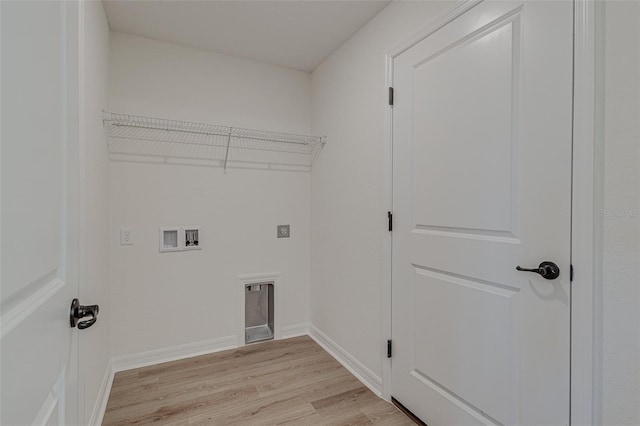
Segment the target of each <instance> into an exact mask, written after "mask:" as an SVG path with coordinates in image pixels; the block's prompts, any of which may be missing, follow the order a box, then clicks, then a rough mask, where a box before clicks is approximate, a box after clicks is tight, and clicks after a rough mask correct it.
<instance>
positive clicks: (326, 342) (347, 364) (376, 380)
mask: <svg viewBox="0 0 640 426" xmlns="http://www.w3.org/2000/svg"><path fill="white" fill-rule="evenodd" d="M309 336H310V337H311V338H312V339H313V340H315V342H316V343H317V344H318V345H320V346H321V347H322V349H324V350H325V351H327V352H328V353H329V355H331V356H332V357H334V358H335V359H336V361H338V362H339V363H340V364H342V366H343V367H344V368H346V369H347V370H349V372H350V373H351V374H353V375H354V376H355V377H356V378H357V379H358V380H360V381H361V382H362V383H363V384H364V385H365V386H366V387H368V388H369V389H371V391H372V392H373V393H374V394H376V395H377V396H380V397H381V396H382V379H381V378H380V377H378V376H376V374H375V373H374V372H373V371H371V370H369V369H368V368H367V367H366V366H365V365H364V364H362V363H361V362H360V361H358V360H357V359H356V357H354V356H353V355H351V354H350V353H349V352H347V351H346V350H344V349H343V348H342V347H341V346H340V345H338V344H337V343H336V342H334V341H333V340H331V339H330V338H329V337H328V336H327V335H326V334H324V333H323V332H322V331H320V330H319V329H318V328H317V327H315V326H314V325H313V324H311V325H310V326H309Z"/></svg>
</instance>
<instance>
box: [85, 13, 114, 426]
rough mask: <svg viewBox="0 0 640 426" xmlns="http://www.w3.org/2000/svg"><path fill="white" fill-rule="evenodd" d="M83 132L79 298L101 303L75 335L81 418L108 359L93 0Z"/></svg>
mask: <svg viewBox="0 0 640 426" xmlns="http://www.w3.org/2000/svg"><path fill="white" fill-rule="evenodd" d="M83 5H84V22H83V24H84V39H83V42H84V46H83V52H84V72H83V76H82V78H83V79H84V86H83V88H84V109H83V114H84V130H83V131H84V137H83V138H81V150H82V153H81V154H83V156H82V161H81V164H82V170H81V174H82V178H81V189H80V191H81V200H80V202H81V212H80V221H81V228H82V229H83V230H84V235H83V238H82V241H81V243H80V244H81V247H80V249H81V259H80V295H79V298H80V302H81V303H83V304H85V305H93V304H99V305H100V314H99V320H98V322H96V324H95V325H94V326H93V327H91V328H90V329H87V330H84V331H81V332H80V334H79V336H80V372H81V373H80V377H81V379H82V381H81V382H80V395H81V407H80V409H81V410H83V412H81V421H82V418H84V424H87V423H88V422H89V418H90V416H91V415H92V412H93V411H94V406H95V404H96V403H100V402H101V401H99V400H98V393H99V390H100V387H101V385H102V382H103V380H104V378H105V373H106V372H107V369H108V366H109V359H110V346H111V345H110V316H111V307H110V299H111V294H110V291H109V257H110V253H109V251H110V245H109V158H108V152H107V144H106V141H105V136H104V130H103V128H102V119H101V113H102V110H103V109H106V108H107V106H108V83H109V77H108V73H109V27H108V26H107V20H106V17H105V14H104V10H103V9H102V3H101V2H98V1H88V2H84V3H83Z"/></svg>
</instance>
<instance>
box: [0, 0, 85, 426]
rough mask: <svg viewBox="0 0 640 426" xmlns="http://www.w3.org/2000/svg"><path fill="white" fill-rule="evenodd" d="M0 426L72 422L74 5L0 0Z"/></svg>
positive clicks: (74, 348) (75, 127) (74, 363)
mask: <svg viewBox="0 0 640 426" xmlns="http://www.w3.org/2000/svg"><path fill="white" fill-rule="evenodd" d="M0 15H1V26H0V30H1V44H2V47H1V48H2V56H1V60H2V75H1V91H2V110H1V113H2V114H1V117H2V123H1V125H2V131H1V134H2V148H1V157H2V158H1V167H2V168H1V177H2V181H1V184H2V192H1V203H2V204H1V206H2V218H1V223H2V228H1V232H2V252H1V268H2V271H1V279H2V281H1V284H0V291H1V293H0V296H1V297H0V308H1V323H0V324H1V328H0V330H1V337H0V338H1V341H0V383H1V386H2V388H1V395H0V424H2V425H7V426H14V425H18V426H22V425H31V424H34V425H73V424H76V423H77V415H78V408H77V401H78V393H77V392H78V391H77V385H76V381H77V380H76V378H77V331H76V330H75V329H72V328H71V327H70V322H69V309H70V305H71V301H72V299H73V298H75V297H77V294H78V281H77V269H78V268H77V246H78V244H77V240H78V238H77V220H78V214H77V213H78V206H77V195H78V194H77V193H78V187H77V184H78V182H77V174H78V169H77V166H78V152H77V148H78V145H77V136H78V110H77V108H78V63H77V59H78V58H77V54H78V5H77V3H76V2H65V1H42V2H27V1H2V2H0Z"/></svg>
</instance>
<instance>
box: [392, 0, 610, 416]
mask: <svg viewBox="0 0 640 426" xmlns="http://www.w3.org/2000/svg"><path fill="white" fill-rule="evenodd" d="M481 1H482V0H462V1H458V2H456V4H455V5H454V6H453V7H451V8H450V9H448V10H447V11H445V12H444V13H443V14H442V15H440V16H438V17H437V18H435V20H434V21H432V22H430V23H429V24H427V25H426V26H425V27H424V28H422V29H421V30H420V31H418V32H417V33H416V34H414V35H413V36H411V37H409V38H408V39H407V40H404V41H403V42H402V43H400V44H398V45H397V46H396V47H394V48H392V49H390V50H388V51H387V53H386V55H385V86H384V90H385V92H386V91H387V90H388V88H389V87H392V86H393V61H394V59H395V58H396V57H397V56H398V55H400V54H401V53H403V52H404V51H406V50H407V49H409V48H411V47H412V46H414V45H415V44H417V43H418V42H419V41H421V40H423V39H424V38H425V37H427V36H428V35H429V34H431V33H433V32H435V31H436V30H438V29H439V28H441V27H443V26H444V25H446V24H447V23H449V22H451V21H452V20H453V19H455V18H457V17H458V16H460V15H462V14H463V13H465V12H466V11H468V10H469V9H471V8H472V7H474V6H476V5H477V4H478V3H480V2H481ZM573 1H574V83H573V85H574V96H573V159H572V163H573V164H572V213H571V215H572V218H571V220H572V236H571V256H572V260H571V262H572V264H573V267H574V272H575V279H574V281H573V282H572V285H571V292H572V295H571V373H570V375H571V407H570V410H571V414H570V418H571V424H575V425H589V424H598V423H599V422H598V421H596V420H598V419H601V413H600V411H601V399H602V396H601V386H600V383H601V378H600V372H599V370H600V369H599V368H598V366H599V365H601V356H600V352H601V347H602V345H601V341H600V339H601V327H600V325H599V324H600V316H601V313H600V312H601V311H600V308H599V303H600V300H601V298H600V297H599V294H600V292H601V289H600V282H601V279H600V277H601V264H600V260H601V259H602V256H601V251H602V232H601V229H602V224H601V221H602V218H601V217H600V216H601V215H600V214H598V212H601V211H602V205H603V203H602V198H603V194H602V192H603V185H602V164H601V163H602V158H603V157H602V146H601V145H602V144H601V143H600V140H601V139H600V138H598V137H597V134H596V128H601V126H599V124H600V122H599V121H598V118H599V116H598V110H597V105H598V102H597V101H598V100H599V96H600V95H599V94H598V93H597V90H596V89H597V81H596V78H597V75H596V65H597V63H598V61H597V59H598V58H597V55H596V51H597V49H598V46H597V42H598V38H597V37H596V35H597V32H596V29H597V26H598V25H599V24H598V22H599V20H600V19H602V13H601V9H600V8H601V7H602V6H601V5H600V4H599V3H600V2H593V1H591V0H573ZM384 133H385V145H384V158H385V161H384V199H385V205H386V207H387V209H388V211H391V212H393V142H392V140H393V108H392V107H391V106H387V108H386V111H385V118H384ZM392 248H393V239H392V234H391V233H389V235H387V236H386V237H385V239H384V245H383V250H384V263H383V286H382V321H383V337H384V338H383V341H382V342H380V348H381V349H380V350H381V351H383V346H384V345H386V340H387V339H391V338H392V334H391V331H392V328H391V321H392V313H391V291H392V288H391V285H392V284H391V280H392ZM382 397H383V398H384V399H386V400H387V401H390V400H391V360H390V359H384V361H383V365H382Z"/></svg>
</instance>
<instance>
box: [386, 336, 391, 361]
mask: <svg viewBox="0 0 640 426" xmlns="http://www.w3.org/2000/svg"><path fill="white" fill-rule="evenodd" d="M387 358H391V339H389V340H387Z"/></svg>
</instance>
